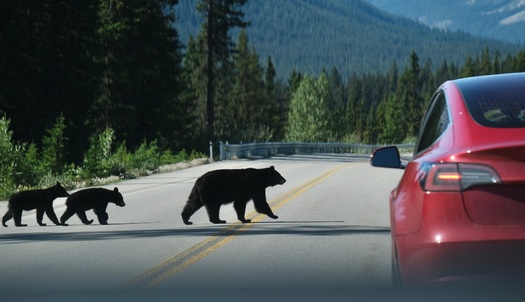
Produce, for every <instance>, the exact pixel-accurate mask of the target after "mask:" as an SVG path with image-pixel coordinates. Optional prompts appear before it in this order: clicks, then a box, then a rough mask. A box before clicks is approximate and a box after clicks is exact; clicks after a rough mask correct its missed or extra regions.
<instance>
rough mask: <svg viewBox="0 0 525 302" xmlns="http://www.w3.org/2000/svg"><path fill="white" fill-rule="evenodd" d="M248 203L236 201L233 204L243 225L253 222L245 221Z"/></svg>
mask: <svg viewBox="0 0 525 302" xmlns="http://www.w3.org/2000/svg"><path fill="white" fill-rule="evenodd" d="M246 203H247V201H235V202H233V208H234V209H235V212H236V213H237V219H239V220H240V221H241V222H243V223H247V222H251V219H245V218H244V213H245V212H246Z"/></svg>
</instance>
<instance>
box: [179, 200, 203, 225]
mask: <svg viewBox="0 0 525 302" xmlns="http://www.w3.org/2000/svg"><path fill="white" fill-rule="evenodd" d="M202 206H203V204H202V203H201V201H200V199H198V198H195V199H191V198H190V199H188V201H187V202H186V205H185V206H184V209H183V210H182V213H181V216H182V221H183V222H184V224H188V225H190V224H192V223H191V221H190V217H191V215H193V213H195V212H197V210H198V209H200V208H202Z"/></svg>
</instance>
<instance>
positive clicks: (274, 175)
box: [181, 166, 286, 224]
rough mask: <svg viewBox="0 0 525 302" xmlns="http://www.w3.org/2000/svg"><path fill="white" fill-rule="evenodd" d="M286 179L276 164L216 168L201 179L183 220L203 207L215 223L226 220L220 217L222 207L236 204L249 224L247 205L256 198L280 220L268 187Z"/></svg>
mask: <svg viewBox="0 0 525 302" xmlns="http://www.w3.org/2000/svg"><path fill="white" fill-rule="evenodd" d="M285 182H286V179H284V177H282V176H281V174H279V172H277V171H276V170H275V168H274V167H273V166H271V167H269V168H264V169H254V168H248V169H231V170H214V171H210V172H207V173H205V174H204V175H202V176H201V177H199V178H198V179H197V181H196V182H195V185H194V186H193V189H192V191H191V193H190V196H189V197H188V201H187V202H186V205H185V206H184V209H183V210H182V214H181V216H182V221H183V222H184V223H185V224H192V222H190V221H189V219H190V217H191V215H193V213H195V212H196V211H197V210H199V209H200V208H201V207H203V206H204V207H206V211H207V212H208V217H209V219H210V222H212V223H226V221H224V220H221V219H220V218H219V209H220V207H221V206H222V205H223V204H227V203H232V202H233V208H234V209H235V212H236V213H237V219H239V220H240V221H241V222H243V223H246V222H250V221H251V220H249V219H246V218H244V212H245V210H246V204H247V203H248V201H250V200H253V204H254V206H255V210H256V211H257V212H259V213H262V214H266V215H268V217H270V218H273V219H277V218H278V217H277V216H276V215H274V214H273V212H272V209H271V208H270V206H269V205H268V202H267V201H266V192H265V191H266V188H267V187H273V186H275V185H282V184H284V183H285Z"/></svg>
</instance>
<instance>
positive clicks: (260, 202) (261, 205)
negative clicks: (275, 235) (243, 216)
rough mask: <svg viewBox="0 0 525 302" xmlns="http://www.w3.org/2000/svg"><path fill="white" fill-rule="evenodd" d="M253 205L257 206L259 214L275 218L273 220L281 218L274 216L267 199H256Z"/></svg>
mask: <svg viewBox="0 0 525 302" xmlns="http://www.w3.org/2000/svg"><path fill="white" fill-rule="evenodd" d="M253 205H254V206H255V210H256V211H257V212H259V213H262V214H266V215H268V217H270V218H273V219H277V218H279V217H277V216H276V215H274V214H273V212H272V209H271V208H270V206H269V205H268V202H266V198H254V199H253Z"/></svg>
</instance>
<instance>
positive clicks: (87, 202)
mask: <svg viewBox="0 0 525 302" xmlns="http://www.w3.org/2000/svg"><path fill="white" fill-rule="evenodd" d="M110 202H112V203H114V204H116V205H117V206H119V207H123V206H125V205H126V204H125V203H124V198H123V197H122V194H120V192H119V191H118V188H115V189H113V190H108V189H104V188H90V189H84V190H80V191H77V192H75V193H73V194H71V195H70V196H69V197H68V198H67V200H66V205H67V209H66V211H65V212H64V214H62V217H60V222H62V224H63V225H65V226H66V225H67V224H66V221H67V220H68V219H69V218H71V216H73V215H74V214H75V213H76V214H77V216H78V218H80V220H81V221H82V223H84V224H92V223H93V220H88V219H87V216H86V211H87V210H91V209H93V212H95V214H96V215H97V218H98V222H99V223H100V224H108V219H109V215H108V213H107V212H106V208H107V207H108V203H110Z"/></svg>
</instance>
